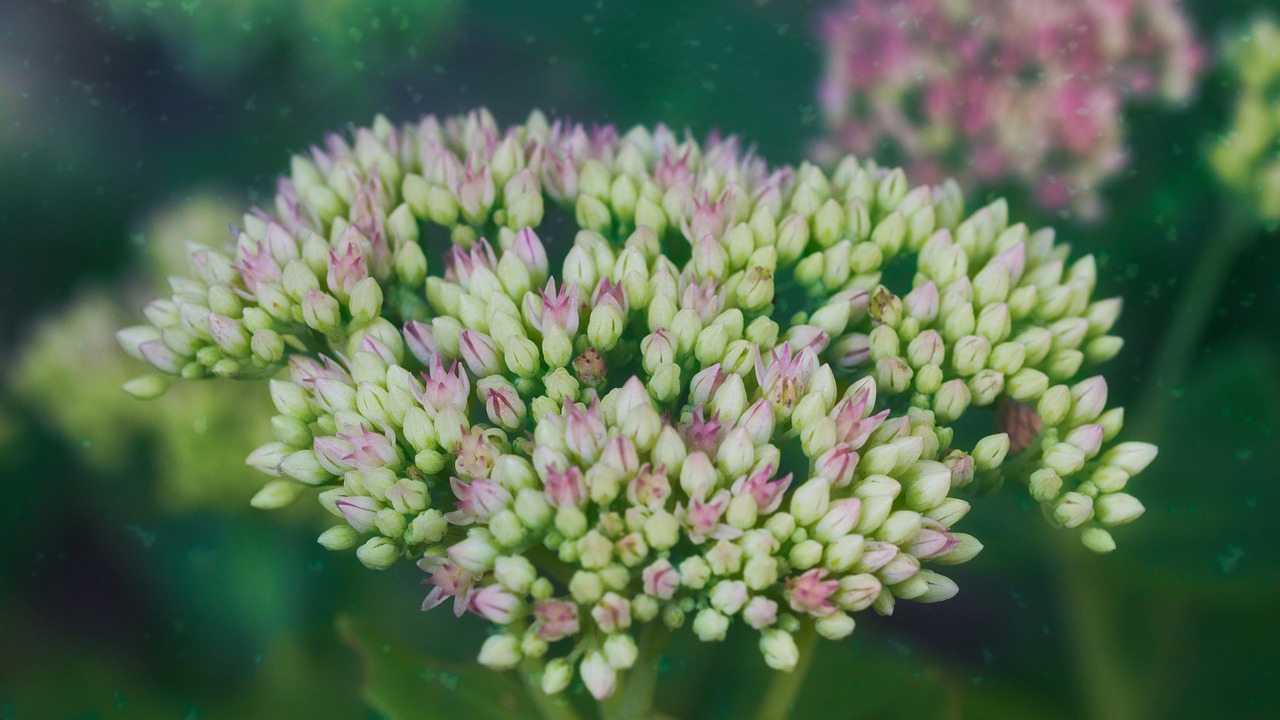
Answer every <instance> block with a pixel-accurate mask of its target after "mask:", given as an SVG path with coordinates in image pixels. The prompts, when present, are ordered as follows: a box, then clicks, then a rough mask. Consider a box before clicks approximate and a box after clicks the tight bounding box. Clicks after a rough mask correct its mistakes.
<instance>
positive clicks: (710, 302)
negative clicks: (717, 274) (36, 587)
mask: <svg viewBox="0 0 1280 720" xmlns="http://www.w3.org/2000/svg"><path fill="white" fill-rule="evenodd" d="M710 242H714V241H710ZM680 283H681V286H682V290H681V292H680V305H681V307H683V308H688V309H690V310H692V311H693V312H694V313H696V314H697V315H698V319H700V320H701V321H702V324H703V325H706V324H707V323H709V322H711V321H712V320H715V319H716V316H718V315H719V314H720V310H721V309H722V308H723V307H724V292H723V291H722V290H721V289H720V283H719V281H718V280H716V279H715V278H707V279H706V280H703V281H702V282H694V281H693V276H692V275H688V274H685V275H681V276H680Z"/></svg>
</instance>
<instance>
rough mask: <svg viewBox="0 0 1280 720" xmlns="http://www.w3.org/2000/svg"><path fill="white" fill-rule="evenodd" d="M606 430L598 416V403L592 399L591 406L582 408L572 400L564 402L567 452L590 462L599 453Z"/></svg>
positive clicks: (602, 420)
mask: <svg viewBox="0 0 1280 720" xmlns="http://www.w3.org/2000/svg"><path fill="white" fill-rule="evenodd" d="M605 437H606V430H605V426H604V418H602V417H601V416H600V405H599V402H598V401H595V400H593V401H592V402H591V407H589V408H587V409H586V410H583V409H582V408H580V407H579V406H578V405H577V404H576V403H574V402H573V401H572V400H569V399H567V398H566V399H565V402H564V442H565V446H566V447H568V448H569V452H571V453H573V454H574V455H577V456H578V457H579V458H581V459H582V460H583V461H587V462H591V461H594V460H595V459H596V457H597V456H598V455H599V453H600V447H601V445H603V444H604V441H605Z"/></svg>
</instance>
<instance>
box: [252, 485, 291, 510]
mask: <svg viewBox="0 0 1280 720" xmlns="http://www.w3.org/2000/svg"><path fill="white" fill-rule="evenodd" d="M301 494H302V486H301V485H299V484H297V483H294V482H289V481H288V480H272V481H271V482H269V483H267V484H266V485H264V486H263V487H262V489H261V490H259V491H258V492H257V493H255V494H254V496H253V499H251V500H250V501H249V504H250V505H252V506H253V507H255V508H258V509H259V510H278V509H279V508H282V507H287V506H289V505H291V504H293V501H294V500H297V499H298V496H300V495H301Z"/></svg>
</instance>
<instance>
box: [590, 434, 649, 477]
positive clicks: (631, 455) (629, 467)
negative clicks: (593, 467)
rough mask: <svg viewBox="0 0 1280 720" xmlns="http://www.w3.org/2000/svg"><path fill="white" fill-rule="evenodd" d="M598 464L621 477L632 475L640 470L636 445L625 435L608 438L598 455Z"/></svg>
mask: <svg viewBox="0 0 1280 720" xmlns="http://www.w3.org/2000/svg"><path fill="white" fill-rule="evenodd" d="M600 464H601V465H603V466H605V467H608V468H611V469H613V470H616V471H617V472H618V473H620V474H622V475H623V476H627V475H632V474H634V473H635V472H636V470H638V469H639V468H640V455H639V454H638V453H637V452H636V444H635V443H634V442H632V440H631V438H629V437H627V436H626V435H618V436H615V437H613V438H610V439H609V441H608V442H606V443H605V445H604V452H602V453H601V455H600Z"/></svg>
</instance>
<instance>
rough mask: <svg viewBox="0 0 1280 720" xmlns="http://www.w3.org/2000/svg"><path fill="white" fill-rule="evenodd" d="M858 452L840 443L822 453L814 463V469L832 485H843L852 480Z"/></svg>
mask: <svg viewBox="0 0 1280 720" xmlns="http://www.w3.org/2000/svg"><path fill="white" fill-rule="evenodd" d="M858 459H859V458H858V453H857V451H855V450H854V449H853V448H852V447H850V446H849V445H847V444H845V443H840V444H839V445H836V446H835V447H833V448H831V449H830V450H828V451H826V452H825V453H823V454H822V455H821V456H820V457H818V460H817V461H816V462H815V463H814V468H813V469H814V471H815V472H816V473H817V474H818V475H821V476H822V477H824V478H826V479H828V480H830V481H831V484H832V486H834V487H844V486H845V485H848V484H849V483H850V482H852V481H853V473H854V471H855V470H857V469H858Z"/></svg>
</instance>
